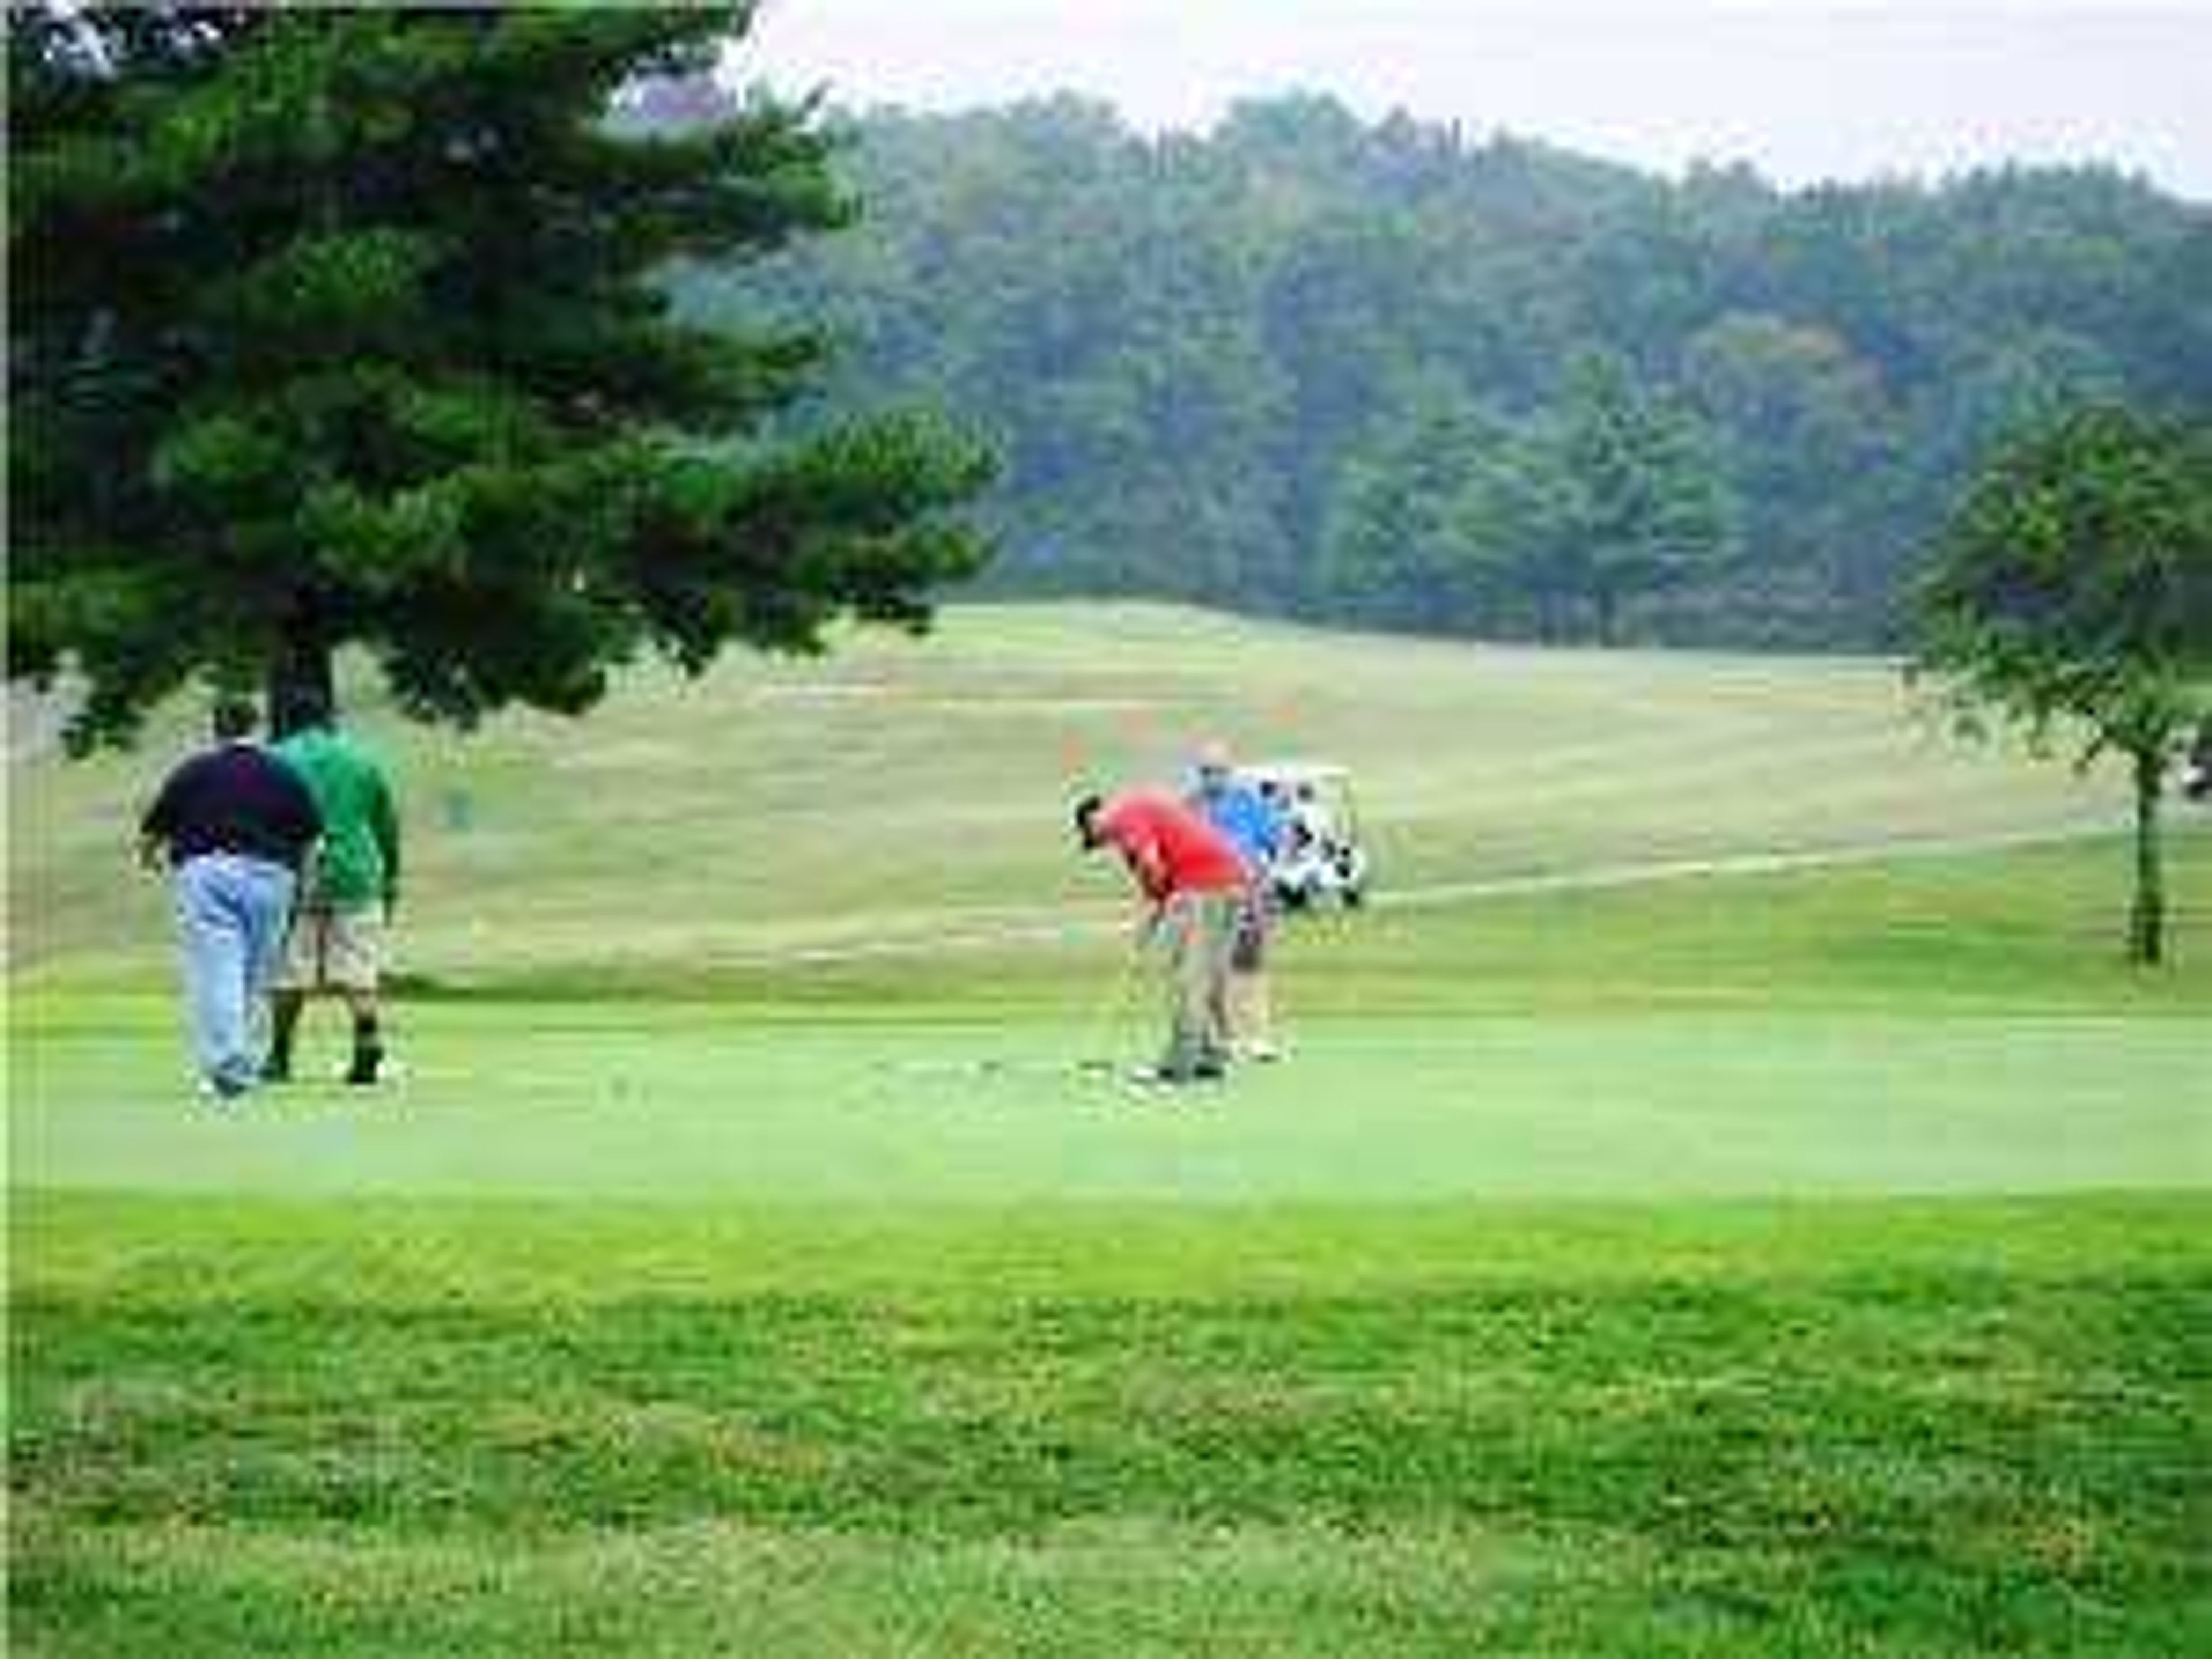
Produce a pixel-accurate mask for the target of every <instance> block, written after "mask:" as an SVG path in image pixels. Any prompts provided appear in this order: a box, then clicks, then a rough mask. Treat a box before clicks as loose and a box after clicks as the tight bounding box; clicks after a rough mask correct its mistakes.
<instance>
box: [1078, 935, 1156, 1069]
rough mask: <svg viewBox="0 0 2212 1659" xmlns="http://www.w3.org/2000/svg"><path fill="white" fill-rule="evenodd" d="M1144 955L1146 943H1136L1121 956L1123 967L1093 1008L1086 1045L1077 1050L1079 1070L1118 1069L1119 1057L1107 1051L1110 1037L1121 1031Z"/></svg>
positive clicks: (1086, 1027)
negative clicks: (1144, 944) (1116, 1063)
mask: <svg viewBox="0 0 2212 1659" xmlns="http://www.w3.org/2000/svg"><path fill="white" fill-rule="evenodd" d="M1144 959H1145V951H1144V946H1143V945H1132V946H1131V947H1130V948H1129V950H1128V951H1127V954H1125V955H1124V956H1123V957H1122V958H1121V967H1120V969H1118V970H1117V971H1116V972H1115V975H1114V977H1113V979H1112V980H1111V981H1109V983H1108V985H1107V986H1106V988H1105V990H1104V991H1103V993H1102V994H1100V996H1099V998H1098V1001H1097V1006H1095V1007H1094V1008H1093V1009H1092V1010H1091V1019H1090V1023H1089V1024H1087V1025H1085V1028H1084V1036H1083V1046H1082V1047H1081V1048H1079V1049H1078V1050H1077V1051H1076V1058H1075V1069H1076V1070H1077V1071H1079V1072H1085V1073H1109V1072H1111V1071H1112V1070H1113V1069H1114V1067H1115V1059H1114V1057H1113V1056H1112V1055H1111V1054H1108V1053H1107V1052H1106V1042H1107V1039H1108V1038H1109V1037H1111V1036H1116V1035H1118V1034H1119V1031H1120V1029H1121V1023H1122V1017H1123V1015H1125V1014H1126V1013H1127V1012H1128V1006H1129V998H1130V995H1131V994H1132V993H1133V991H1134V990H1135V988H1136V984H1137V979H1138V973H1139V969H1140V968H1141V967H1142V965H1143V963H1144Z"/></svg>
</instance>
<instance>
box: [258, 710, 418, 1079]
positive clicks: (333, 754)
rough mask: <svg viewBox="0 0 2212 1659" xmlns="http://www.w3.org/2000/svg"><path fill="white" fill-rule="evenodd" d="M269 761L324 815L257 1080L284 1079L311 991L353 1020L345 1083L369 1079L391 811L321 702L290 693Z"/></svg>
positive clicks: (372, 774) (394, 872) (372, 772)
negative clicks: (338, 1001) (282, 734)
mask: <svg viewBox="0 0 2212 1659" xmlns="http://www.w3.org/2000/svg"><path fill="white" fill-rule="evenodd" d="M287 712H288V714H289V718H288V720H287V721H286V725H287V726H288V727H289V733H290V735H289V736H288V737H286V738H284V739H283V741H282V742H281V743H279V744H277V745H276V757H277V758H278V759H280V760H282V761H283V762H284V763H286V764H287V765H289V766H290V767H291V768H292V769H293V770H294V771H295V772H297V773H298V774H299V775H300V777H301V781H303V782H305V783H306V784H307V793H310V794H311V795H313V797H314V798H315V805H316V806H317V807H318V808H319V809H320V811H321V812H322V815H323V838H322V840H321V842H319V843H318V845H317V847H316V849H315V854H314V857H313V860H312V861H311V862H310V863H309V865H308V866H307V877H306V879H305V880H304V881H302V882H301V887H300V902H299V908H298V909H297V910H296V911H295V914H294V915H293V919H292V929H291V933H290V936H289V939H287V941H286V944H285V952H284V965H283V969H282V970H281V971H280V973H279V974H278V975H277V978H276V988H275V991H274V994H273V995H272V997H271V1012H272V1014H273V1016H274V1018H273V1021H272V1024H273V1030H272V1031H271V1034H270V1049H269V1060H268V1064H267V1066H266V1067H265V1073H266V1075H267V1076H268V1077H269V1078H270V1079H271V1080H272V1081H282V1080H283V1079H286V1078H289V1076H290V1075H291V1073H292V1037H293V1034H294V1033H295V1030H297V1029H298V1027H299V1024H300V1012H301V1009H302V1008H303V1007H304V1006H306V1004H307V997H308V995H309V994H310V993H313V992H316V991H326V990H327V991H336V992H337V994H339V995H341V996H343V998H344V999H345V1001H346V1006H347V1007H348V1008H349V1010H350V1011H351V1012H352V1014H353V1061H352V1064H351V1065H350V1066H348V1067H347V1070H346V1074H345V1080H346V1081H347V1082H348V1083H356V1084H369V1083H374V1082H375V1081H376V1080H377V1073H378V1068H379V1067H380V1066H382V1065H383V1063H384V1038H383V1034H382V1031H381V1030H380V1026H379V1024H378V1009H377V985H378V981H379V978H380V975H381V974H382V972H383V967H384V933H385V927H386V921H388V919H389V917H390V914H391V909H392V904H393V902H395V901H396V900H397V899H398V895H399V814H398V810H397V808H396V807H395V806H394V805H393V804H392V788H391V786H390V785H389V784H388V783H387V782H386V781H385V776H384V772H383V769H381V768H380V767H379V766H378V764H377V763H376V761H375V759H374V757H373V756H371V755H370V754H369V752H368V750H366V749H364V748H362V745H361V744H357V743H356V742H355V741H354V740H353V739H352V738H349V737H347V736H345V735H344V734H343V733H342V732H339V731H338V730H337V728H336V726H335V725H334V723H333V720H332V717H331V708H330V705H329V703H328V702H325V700H324V699H323V698H322V697H321V696H317V695H315V694H313V693H300V694H295V696H294V698H293V699H292V702H291V705H290V707H289V710H288V711H287Z"/></svg>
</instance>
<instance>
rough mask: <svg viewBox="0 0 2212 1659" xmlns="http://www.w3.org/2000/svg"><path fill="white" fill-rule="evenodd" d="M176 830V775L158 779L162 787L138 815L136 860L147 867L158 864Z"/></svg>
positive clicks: (151, 868)
mask: <svg viewBox="0 0 2212 1659" xmlns="http://www.w3.org/2000/svg"><path fill="white" fill-rule="evenodd" d="M176 832H177V774H176V773H174V772H172V773H170V774H169V775H168V776H167V777H166V778H164V779H162V780H161V788H159V789H158V790H156V791H155V793H154V799H153V800H152V801H151V802H150V803H149V805H148V806H147V808H146V810H145V811H144V812H143V813H141V814H140V815H139V818H138V862H139V863H140V864H141V865H142V866H144V867H145V868H147V869H149V870H158V869H160V868H161V854H162V853H163V851H164V850H166V849H167V847H168V845H169V842H170V839H171V837H173V836H174V835H175V834H176Z"/></svg>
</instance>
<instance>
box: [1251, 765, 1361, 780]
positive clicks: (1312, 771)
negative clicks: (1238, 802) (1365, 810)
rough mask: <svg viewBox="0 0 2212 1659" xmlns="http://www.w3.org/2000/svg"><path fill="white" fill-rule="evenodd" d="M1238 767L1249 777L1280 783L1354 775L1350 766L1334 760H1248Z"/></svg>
mask: <svg viewBox="0 0 2212 1659" xmlns="http://www.w3.org/2000/svg"><path fill="white" fill-rule="evenodd" d="M1237 770H1238V771H1239V772H1241V773H1243V775H1245V776H1246V777H1248V778H1254V779H1260V778H1267V779H1272V780H1273V781H1276V782H1279V783H1340V782H1342V781H1344V780H1345V779H1346V778H1349V777H1350V776H1351V775H1352V769H1351V768H1350V767H1348V766H1339V765H1338V764H1336V763H1335V762H1334V761H1246V762H1244V763H1243V764H1242V765H1240V766H1238V767H1237Z"/></svg>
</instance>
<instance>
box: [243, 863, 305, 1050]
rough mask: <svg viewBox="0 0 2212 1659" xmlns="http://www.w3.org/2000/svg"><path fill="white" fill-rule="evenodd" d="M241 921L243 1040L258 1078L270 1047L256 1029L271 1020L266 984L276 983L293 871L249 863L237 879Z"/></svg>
mask: <svg viewBox="0 0 2212 1659" xmlns="http://www.w3.org/2000/svg"><path fill="white" fill-rule="evenodd" d="M240 916H241V921H240V926H241V928H242V930H243V932H244V933H245V938H246V964H245V972H246V989H245V997H246V1024H247V1044H248V1048H249V1049H250V1050H251V1051H252V1053H253V1054H255V1055H256V1059H255V1062H254V1067H253V1072H254V1075H255V1076H256V1077H260V1076H263V1075H264V1074H265V1073H267V1071H268V1060H267V1056H268V1055H269V1054H270V1053H271V1052H273V1051H272V1050H271V1049H270V1048H269V1045H268V1043H267V1042H263V1041H259V1040H258V1039H259V1038H261V1037H263V1036H264V1035H265V1033H264V1031H262V1030H258V1029H256V1028H258V1027H261V1026H263V1025H264V1022H265V1023H266V1024H268V1025H270V1026H272V1027H273V1025H274V1023H275V1009H274V1007H273V1006H272V1002H271V998H270V987H271V986H273V985H274V984H275V983H276V979H277V975H278V973H279V970H280V969H282V968H283V962H284V938H285V933H286V930H287V929H288V928H289V926H290V924H291V920H292V872H290V871H289V870H287V869H285V868H283V866H280V865H275V864H262V863H258V862H248V863H246V864H244V865H243V866H241V874H240Z"/></svg>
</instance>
